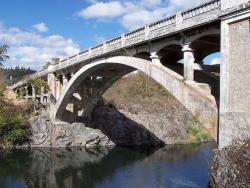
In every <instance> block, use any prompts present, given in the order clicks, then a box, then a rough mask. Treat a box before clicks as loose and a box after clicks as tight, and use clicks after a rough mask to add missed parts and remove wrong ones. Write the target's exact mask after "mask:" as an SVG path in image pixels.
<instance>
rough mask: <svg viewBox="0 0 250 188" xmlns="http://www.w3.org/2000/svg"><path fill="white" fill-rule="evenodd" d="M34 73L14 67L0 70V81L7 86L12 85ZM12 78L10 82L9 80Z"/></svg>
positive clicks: (30, 70) (27, 69)
mask: <svg viewBox="0 0 250 188" xmlns="http://www.w3.org/2000/svg"><path fill="white" fill-rule="evenodd" d="M35 72H36V71H34V70H32V69H30V68H24V67H18V66H17V67H15V68H5V69H0V80H1V81H4V82H6V83H7V84H8V85H11V84H14V83H16V82H18V81H19V80H21V79H22V78H24V77H25V76H26V75H29V74H33V73H35ZM11 77H12V80H11V79H10V78H11Z"/></svg>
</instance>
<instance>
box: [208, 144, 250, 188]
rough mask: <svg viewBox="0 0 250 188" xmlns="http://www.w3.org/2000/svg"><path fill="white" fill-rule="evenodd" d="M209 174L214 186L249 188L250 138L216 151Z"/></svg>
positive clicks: (216, 187)
mask: <svg viewBox="0 0 250 188" xmlns="http://www.w3.org/2000/svg"><path fill="white" fill-rule="evenodd" d="M209 174H210V185H211V187H212V188H220V187H223V188H224V187H227V188H249V187H250V140H249V141H246V142H244V143H239V142H238V143H236V142H235V143H234V144H233V145H231V146H228V147H226V148H223V149H222V150H217V151H215V153H214V157H213V160H212V162H211V164H210V169H209Z"/></svg>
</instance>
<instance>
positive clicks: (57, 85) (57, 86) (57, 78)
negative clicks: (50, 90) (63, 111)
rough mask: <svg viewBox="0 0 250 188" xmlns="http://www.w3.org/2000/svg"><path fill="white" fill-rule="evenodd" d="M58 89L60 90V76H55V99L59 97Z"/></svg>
mask: <svg viewBox="0 0 250 188" xmlns="http://www.w3.org/2000/svg"><path fill="white" fill-rule="evenodd" d="M60 90H61V82H60V77H59V76H56V100H58V99H59V97H60Z"/></svg>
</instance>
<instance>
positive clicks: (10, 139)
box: [0, 98, 27, 145]
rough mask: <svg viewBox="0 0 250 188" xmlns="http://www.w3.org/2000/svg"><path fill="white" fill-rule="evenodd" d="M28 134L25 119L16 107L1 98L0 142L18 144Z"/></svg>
mask: <svg viewBox="0 0 250 188" xmlns="http://www.w3.org/2000/svg"><path fill="white" fill-rule="evenodd" d="M26 136H27V126H26V124H25V119H24V117H23V116H22V115H20V114H19V113H18V112H17V111H16V109H15V107H13V106H11V105H10V104H8V103H6V102H5V101H4V100H3V99H2V98H0V143H2V144H3V145H14V144H18V143H19V142H20V141H21V140H23V139H24V138H25V137H26Z"/></svg>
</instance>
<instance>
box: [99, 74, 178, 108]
mask: <svg viewBox="0 0 250 188" xmlns="http://www.w3.org/2000/svg"><path fill="white" fill-rule="evenodd" d="M103 97H104V100H105V101H106V102H107V103H112V104H113V105H114V106H116V107H117V108H119V107H121V106H122V105H125V104H128V103H130V102H131V103H140V102H145V101H147V100H158V101H165V102H171V101H174V97H173V96H172V95H171V94H170V93H169V92H168V91H167V90H166V89H165V88H163V87H162V86H161V85H160V84H158V83H157V82H156V81H154V80H153V79H151V78H149V77H148V76H147V75H145V74H143V73H142V72H138V73H131V74H129V75H127V76H125V77H123V78H121V79H120V80H119V81H117V82H116V83H114V84H113V85H112V86H111V87H110V88H109V89H108V90H107V91H106V92H105V93H104V95H103Z"/></svg>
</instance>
